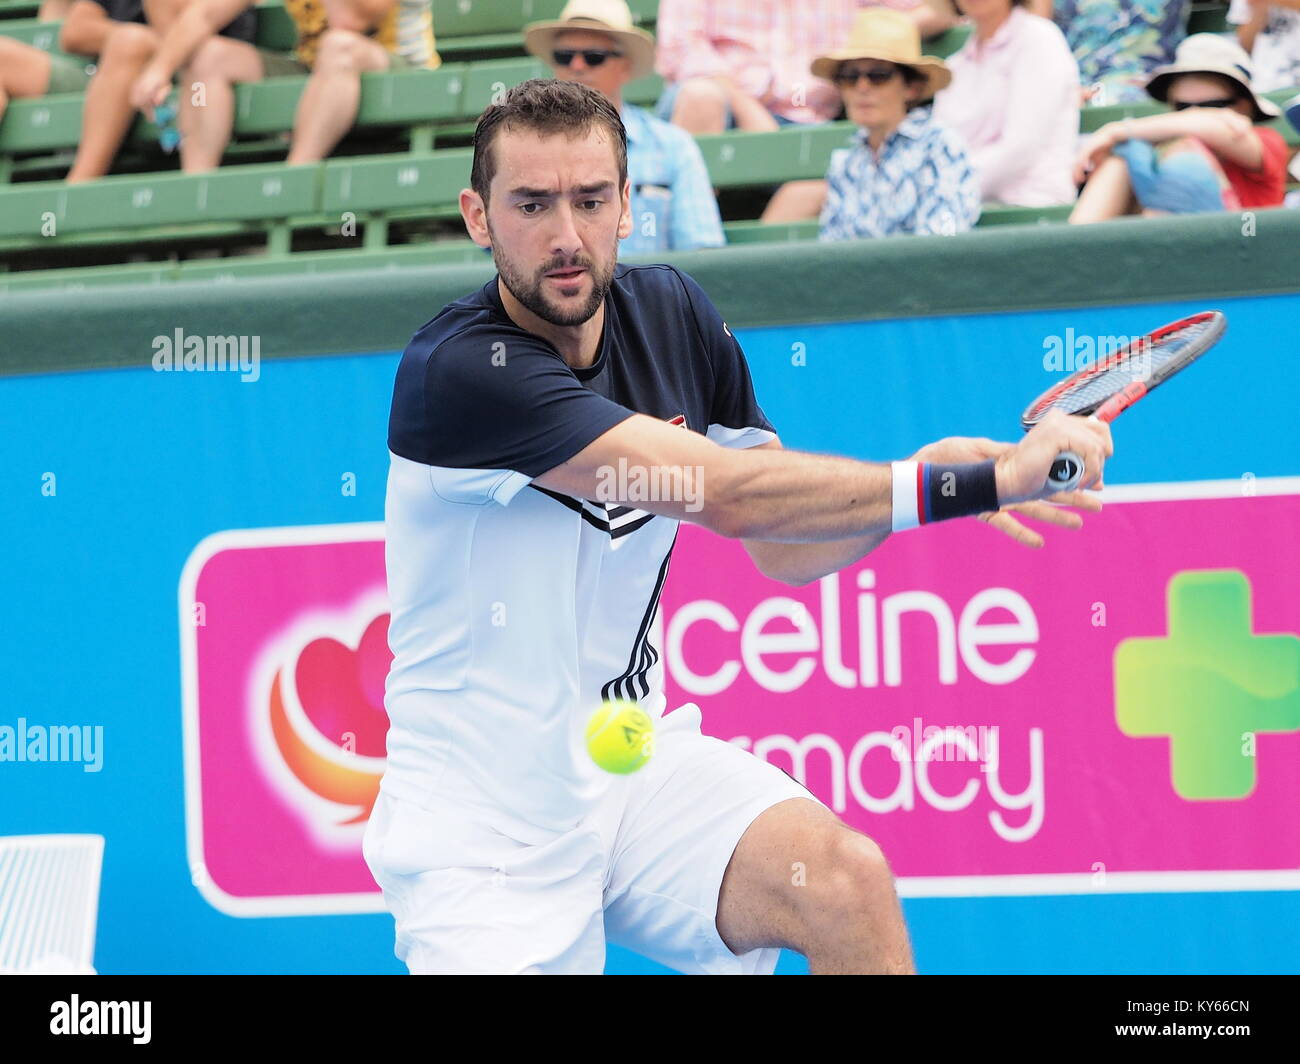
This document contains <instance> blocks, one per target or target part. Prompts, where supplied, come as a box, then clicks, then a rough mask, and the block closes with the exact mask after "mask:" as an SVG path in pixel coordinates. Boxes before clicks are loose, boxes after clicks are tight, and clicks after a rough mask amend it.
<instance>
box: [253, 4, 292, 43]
mask: <svg viewBox="0 0 1300 1064" xmlns="http://www.w3.org/2000/svg"><path fill="white" fill-rule="evenodd" d="M256 41H257V46H258V47H259V48H269V49H271V51H273V52H291V51H293V50H294V48H296V47H297V46H298V26H297V24H296V23H295V22H294V21H293V19H292V18H291V17H290V15H289V12H288V11H286V10H285V9H284V5H283V4H276V3H272V4H260V5H258V9H257V38H256Z"/></svg>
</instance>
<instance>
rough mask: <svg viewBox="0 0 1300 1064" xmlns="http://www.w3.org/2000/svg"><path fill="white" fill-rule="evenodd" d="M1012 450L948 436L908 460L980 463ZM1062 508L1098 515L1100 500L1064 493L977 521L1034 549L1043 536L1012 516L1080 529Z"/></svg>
mask: <svg viewBox="0 0 1300 1064" xmlns="http://www.w3.org/2000/svg"><path fill="white" fill-rule="evenodd" d="M1015 449H1016V445H1015V444H1014V443H999V442H997V441H996V440H990V439H985V438H983V437H968V436H950V437H948V438H947V439H942V440H938V441H936V442H935V443H928V444H926V445H925V446H924V447H922V448H921V449H920V450H919V451H917V452H916V454H914V455H912V458H911V460H912V461H913V462H944V463H956V462H982V461H984V460H986V459H989V458H1000V457H1001V456H1002V455H1004V454H1009V453H1011V452H1012V451H1014V450H1015ZM1097 487H1101V484H1100V483H1098V484H1097ZM1063 506H1070V507H1073V508H1074V509H1075V510H1084V511H1087V512H1088V513H1094V514H1095V513H1101V500H1100V499H1098V498H1097V496H1096V495H1094V494H1091V493H1089V492H1085V491H1066V492H1061V493H1060V494H1058V495H1052V496H1050V497H1049V498H1047V499H1036V500H1033V501H1031V502H1021V503H1012V504H1011V505H1010V506H1006V507H1003V508H1002V509H1000V510H997V511H994V512H990V513H983V514H980V515H979V519H980V520H981V521H983V522H985V524H987V525H989V527H991V528H996V529H997V530H998V531H999V532H1001V533H1002V534H1003V535H1006V536H1010V537H1011V538H1012V539H1014V540H1015V541H1016V542H1017V543H1019V544H1021V545H1023V546H1026V547H1033V548H1035V549H1037V548H1039V547H1041V546H1042V545H1043V537H1042V534H1041V533H1039V532H1036V531H1034V529H1032V528H1030V527H1029V526H1028V525H1025V524H1022V523H1021V522H1020V521H1019V520H1017V519H1016V516H1015V515H1016V514H1020V515H1023V516H1025V517H1031V518H1033V519H1034V520H1035V521H1043V522H1045V523H1046V524H1050V525H1056V526H1058V527H1060V528H1082V527H1083V518H1082V517H1080V516H1079V515H1078V514H1077V513H1075V512H1074V510H1064V509H1060V507H1063Z"/></svg>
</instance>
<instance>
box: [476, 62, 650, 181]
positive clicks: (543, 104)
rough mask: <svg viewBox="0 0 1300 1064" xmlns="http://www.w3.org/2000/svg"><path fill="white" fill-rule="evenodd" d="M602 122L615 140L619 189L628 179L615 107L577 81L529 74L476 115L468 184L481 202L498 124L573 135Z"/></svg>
mask: <svg viewBox="0 0 1300 1064" xmlns="http://www.w3.org/2000/svg"><path fill="white" fill-rule="evenodd" d="M596 126H603V127H604V128H605V129H607V130H608V131H609V134H610V139H611V140H612V141H613V142H614V158H615V160H616V161H617V162H618V189H619V192H620V193H621V192H622V191H623V185H624V184H626V182H627V130H625V129H624V128H623V120H622V119H621V118H620V117H619V114H618V110H617V109H616V108H615V107H614V105H613V104H612V103H610V102H609V100H607V99H606V98H605V97H604V96H603V95H601V94H600V93H599V92H597V91H596V90H595V89H589V88H587V86H586V85H580V84H578V83H577V82H576V81H555V80H552V79H551V78H531V79H529V80H528V81H525V82H522V83H521V84H519V85H516V86H515V87H514V88H513V89H511V90H510V91H509V92H507V93H506V95H505V98H504V99H503V100H502V101H501V102H500V103H497V104H492V106H490V107H488V108H487V110H485V111H484V112H483V113H482V114H481V115H480V116H479V120H478V125H477V126H476V127H475V129H474V163H473V166H472V167H471V168H470V176H469V184H470V188H472V189H473V190H474V191H475V192H477V193H478V194H479V195H480V196H481V197H482V198H483V203H484V204H485V205H486V204H487V201H488V189H489V188H490V186H491V184H492V177H493V175H494V174H496V169H497V167H496V158H495V154H494V153H493V151H492V142H493V140H494V139H495V138H496V133H497V130H498V129H501V128H507V129H532V130H535V131H537V132H538V133H543V134H553V133H565V134H568V135H570V136H577V135H580V134H584V133H587V132H589V131H590V130H591V129H592V128H593V127H596Z"/></svg>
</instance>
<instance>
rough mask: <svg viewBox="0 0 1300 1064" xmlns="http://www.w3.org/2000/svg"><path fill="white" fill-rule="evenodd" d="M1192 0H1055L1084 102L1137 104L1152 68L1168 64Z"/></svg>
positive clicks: (1184, 31) (1184, 27) (1183, 30)
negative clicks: (1073, 60)
mask: <svg viewBox="0 0 1300 1064" xmlns="http://www.w3.org/2000/svg"><path fill="white" fill-rule="evenodd" d="M1190 9H1191V0H1055V4H1054V5H1053V6H1052V8H1051V10H1052V13H1053V14H1052V17H1053V18H1054V19H1055V20H1056V24H1057V25H1058V26H1059V27H1060V28H1061V29H1062V30H1063V31H1064V33H1065V39H1066V40H1067V41H1069V42H1070V50H1071V51H1073V52H1074V58H1075V59H1076V60H1077V61H1078V64H1079V77H1080V79H1081V81H1082V83H1083V86H1084V95H1085V96H1086V97H1087V102H1089V103H1092V104H1113V103H1137V102H1140V101H1141V100H1143V99H1144V98H1145V97H1144V93H1143V89H1144V86H1145V85H1146V81H1147V78H1148V77H1150V75H1151V72H1152V71H1153V70H1155V68H1156V67H1158V66H1162V65H1165V64H1168V63H1172V62H1173V59H1174V49H1175V48H1177V47H1178V44H1179V42H1180V41H1181V40H1182V39H1183V37H1184V36H1186V34H1187V16H1188V14H1189V13H1190Z"/></svg>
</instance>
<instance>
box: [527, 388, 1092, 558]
mask: <svg viewBox="0 0 1300 1064" xmlns="http://www.w3.org/2000/svg"><path fill="white" fill-rule="evenodd" d="M1111 450H1112V449H1111V442H1110V429H1109V426H1107V425H1104V424H1101V423H1099V422H1092V421H1088V420H1087V419H1085V418H1081V417H1067V416H1066V415H1063V414H1050V415H1049V416H1048V417H1046V418H1044V419H1043V421H1042V422H1040V423H1039V424H1038V425H1037V426H1035V427H1034V429H1033V430H1032V431H1031V432H1029V433H1028V434H1027V435H1026V436H1025V437H1024V439H1022V440H1021V441H1020V443H1019V444H1017V445H1016V447H1015V448H1014V449H1012V450H1011V451H1009V452H1007V453H1006V454H1003V455H1002V456H1000V457H999V458H998V459H997V463H996V467H995V475H996V482H997V494H998V502H999V504H1000V505H1003V506H1005V505H1010V504H1012V503H1017V502H1023V501H1025V500H1029V499H1039V498H1045V497H1046V496H1047V495H1049V494H1051V492H1049V491H1048V490H1046V488H1045V484H1046V480H1047V475H1048V472H1049V471H1050V469H1051V466H1052V463H1053V462H1054V461H1055V460H1056V457H1057V455H1058V454H1060V453H1061V452H1063V451H1074V452H1075V453H1076V454H1079V455H1080V456H1081V457H1082V458H1083V460H1084V463H1085V467H1086V469H1087V471H1088V472H1087V474H1086V477H1085V481H1084V483H1083V484H1081V485H1080V487H1082V488H1088V487H1091V486H1093V485H1095V484H1097V483H1098V482H1099V481H1100V479H1101V474H1102V468H1103V466H1104V464H1105V459H1106V458H1107V457H1108V456H1109V455H1110V454H1111ZM620 468H622V469H624V470H626V471H627V473H626V474H625V477H626V480H627V482H629V483H630V482H631V480H632V476H633V475H635V474H636V472H637V471H642V472H641V473H640V475H641V476H643V477H647V478H649V481H650V482H655V483H678V482H680V483H688V481H687V480H686V476H685V474H684V473H679V479H677V480H674V479H673V477H672V476H671V475H667V474H670V473H671V472H672V471H674V470H676V471H686V470H690V471H692V475H693V476H694V477H695V480H694V482H693V483H694V484H695V491H694V493H693V495H692V498H686V497H684V498H682V499H668V500H660V501H646V500H645V499H639V498H632V499H627V500H616V499H611V498H609V497H608V492H609V488H610V484H611V483H612V482H614V481H615V480H616V479H617V478H616V474H617V471H618V470H619V469H620ZM534 480H535V482H536V483H537V484H538V485H539V486H541V487H544V488H548V489H550V490H552V491H558V492H561V493H563V494H566V495H570V496H573V497H575V498H585V499H601V500H602V501H627V502H629V504H630V505H635V506H637V507H639V508H640V509H643V510H646V511H648V512H650V513H656V514H662V515H664V516H668V517H673V518H676V519H678V520H683V521H691V522H694V523H695V524H700V525H703V526H704V527H706V528H709V529H711V530H712V531H714V532H717V533H718V534H720V535H723V536H728V537H730V538H736V539H753V540H764V541H767V542H773V543H817V542H823V541H827V540H839V539H847V538H849V537H851V536H862V535H867V534H872V533H880V534H884V533H888V532H889V531H890V529H891V527H892V521H893V475H892V471H891V468H890V466H889V465H887V464H878V463H871V462H859V461H856V460H854V459H850V458H841V457H836V456H833V455H819V454H809V453H806V452H801V451H789V450H783V449H769V448H761V449H748V450H741V449H734V448H727V447H722V446H719V445H718V444H715V443H713V442H712V441H710V440H708V439H707V438H706V437H704V436H701V435H699V434H696V433H692V432H683V431H682V430H681V429H680V428H675V427H672V426H669V425H667V424H664V423H663V422H660V421H657V420H655V419H654V418H651V417H646V416H644V415H640V414H635V415H633V416H632V417H629V418H626V419H625V420H623V421H621V422H620V423H619V424H617V425H615V426H614V427H613V428H611V429H609V430H607V431H606V432H604V433H602V434H601V435H600V436H598V437H597V438H596V439H594V440H593V441H592V442H591V443H589V444H588V445H587V446H586V447H584V448H583V449H582V450H580V451H579V452H578V453H576V454H575V455H574V456H573V457H572V458H570V459H569V460H568V461H565V462H562V463H561V464H560V465H558V466H555V467H554V468H552V469H550V470H548V471H547V472H545V473H543V474H542V475H541V476H538V477H536V478H534ZM688 506H698V508H697V509H688V508H687V507H688Z"/></svg>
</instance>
